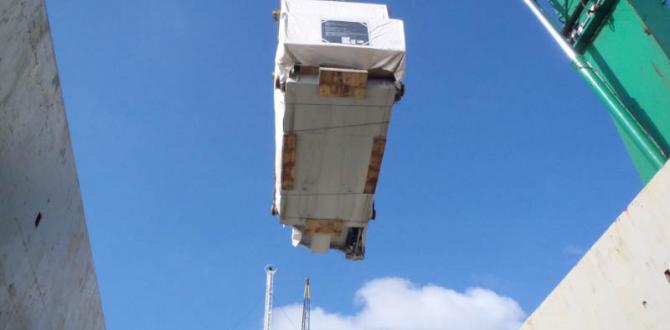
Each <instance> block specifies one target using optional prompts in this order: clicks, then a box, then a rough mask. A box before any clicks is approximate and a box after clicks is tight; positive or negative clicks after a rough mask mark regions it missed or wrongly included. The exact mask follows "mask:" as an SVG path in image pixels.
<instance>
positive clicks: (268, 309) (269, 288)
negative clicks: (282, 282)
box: [263, 265, 277, 330]
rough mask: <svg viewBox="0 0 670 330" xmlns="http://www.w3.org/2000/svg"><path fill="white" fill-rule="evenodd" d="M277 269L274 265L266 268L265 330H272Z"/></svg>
mask: <svg viewBox="0 0 670 330" xmlns="http://www.w3.org/2000/svg"><path fill="white" fill-rule="evenodd" d="M276 272H277V268H275V267H274V266H272V265H267V266H266V267H265V275H266V277H265V317H264V318H263V330H270V322H271V321H272V292H273V284H274V277H275V273H276Z"/></svg>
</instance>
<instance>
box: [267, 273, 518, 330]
mask: <svg viewBox="0 0 670 330" xmlns="http://www.w3.org/2000/svg"><path fill="white" fill-rule="evenodd" d="M356 302H357V303H359V304H360V306H361V308H360V310H359V311H358V312H357V313H356V314H355V315H340V314H336V313H329V312H327V311H325V310H323V309H322V308H318V307H317V308H312V313H311V318H312V322H311V325H312V329H314V330H443V329H444V330H516V329H518V328H519V326H520V325H521V323H522V322H523V320H524V318H525V316H526V315H525V313H524V311H523V310H522V309H521V307H519V304H517V303H516V301H514V300H513V299H511V298H507V297H503V296H500V295H498V294H496V293H495V292H493V291H490V290H486V289H481V288H472V289H468V290H466V291H465V292H464V293H459V292H456V291H454V290H451V289H447V288H444V287H440V286H436V285H426V286H423V287H419V286H416V285H414V284H412V283H411V282H409V281H407V280H404V279H400V278H383V279H377V280H374V281H371V282H369V283H367V284H365V285H364V286H363V287H362V288H361V289H359V290H358V292H357V293H356ZM301 315H302V304H296V305H289V306H283V307H278V308H275V310H274V312H273V322H272V323H273V329H274V330H299V329H300V320H301Z"/></svg>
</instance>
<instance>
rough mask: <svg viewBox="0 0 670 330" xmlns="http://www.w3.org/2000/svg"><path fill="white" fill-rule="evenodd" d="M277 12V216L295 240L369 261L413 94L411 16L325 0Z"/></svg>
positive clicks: (299, 0)
mask: <svg viewBox="0 0 670 330" xmlns="http://www.w3.org/2000/svg"><path fill="white" fill-rule="evenodd" d="M275 17H276V18H277V20H278V21H279V45H278V48H277V55H276V61H275V63H276V67H275V73H274V84H275V92H274V93H275V133H276V136H275V138H276V160H275V178H276V180H275V196H274V203H273V208H272V210H273V214H275V215H278V216H279V219H280V221H281V223H282V224H285V225H290V226H292V228H293V234H292V236H293V237H292V238H293V244H294V245H295V246H297V245H299V244H301V245H305V246H307V247H309V248H311V249H312V251H314V252H327V251H328V249H331V248H332V249H338V250H341V251H343V252H344V253H345V254H346V257H347V258H348V259H353V260H358V259H362V258H363V257H364V254H365V240H366V232H367V227H368V221H369V220H370V219H374V217H375V210H374V193H375V190H376V187H377V179H378V178H379V173H380V169H381V163H382V159H383V156H384V149H385V146H386V137H387V132H388V125H389V122H390V119H391V110H392V107H393V104H394V103H395V102H396V101H398V100H399V99H400V98H401V97H402V94H403V85H402V83H401V80H402V78H403V76H404V73H405V36H404V28H403V22H402V21H400V20H394V19H390V18H389V14H388V9H387V7H386V6H384V5H376V4H362V3H351V2H337V1H315V0H283V1H282V2H281V10H280V11H279V12H277V13H276V14H275Z"/></svg>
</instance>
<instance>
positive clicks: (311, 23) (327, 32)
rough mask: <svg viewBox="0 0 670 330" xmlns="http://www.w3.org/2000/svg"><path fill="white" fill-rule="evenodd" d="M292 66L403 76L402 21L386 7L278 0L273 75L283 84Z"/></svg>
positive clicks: (335, 2) (399, 77)
mask: <svg viewBox="0 0 670 330" xmlns="http://www.w3.org/2000/svg"><path fill="white" fill-rule="evenodd" d="M296 64H300V65H303V66H333V67H344V68H350V69H360V70H383V71H387V72H389V73H392V74H393V75H394V76H395V78H396V80H398V81H400V80H402V79H403V77H404V74H405V34H404V26H403V22H402V21H401V20H395V19H390V18H389V16H388V9H387V8H386V6H385V5H375V4H361V3H350V2H338V1H314V0H282V4H281V15H280V18H279V47H277V56H276V68H275V73H276V75H277V78H279V79H280V81H282V82H284V81H286V79H287V77H288V75H289V73H290V72H291V70H292V69H293V67H294V66H295V65H296Z"/></svg>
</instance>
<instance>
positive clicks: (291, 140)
mask: <svg viewBox="0 0 670 330" xmlns="http://www.w3.org/2000/svg"><path fill="white" fill-rule="evenodd" d="M297 138H298V137H297V135H296V134H295V133H286V134H284V147H283V148H282V150H283V155H282V167H281V188H282V190H293V188H294V182H295V175H294V173H293V172H294V170H295V162H296V146H297Z"/></svg>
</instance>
